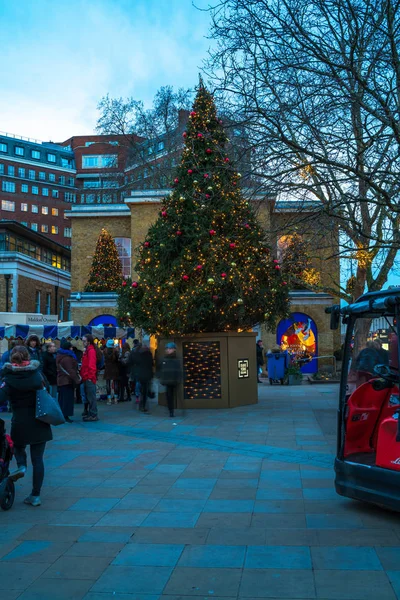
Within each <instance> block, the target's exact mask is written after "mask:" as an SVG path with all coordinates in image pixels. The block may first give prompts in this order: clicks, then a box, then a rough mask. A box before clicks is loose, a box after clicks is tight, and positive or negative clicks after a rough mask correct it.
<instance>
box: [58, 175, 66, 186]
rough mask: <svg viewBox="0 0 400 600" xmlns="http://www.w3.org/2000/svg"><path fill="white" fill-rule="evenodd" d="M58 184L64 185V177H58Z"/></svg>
mask: <svg viewBox="0 0 400 600" xmlns="http://www.w3.org/2000/svg"><path fill="white" fill-rule="evenodd" d="M58 183H60V184H61V185H65V175H60V177H59V178H58Z"/></svg>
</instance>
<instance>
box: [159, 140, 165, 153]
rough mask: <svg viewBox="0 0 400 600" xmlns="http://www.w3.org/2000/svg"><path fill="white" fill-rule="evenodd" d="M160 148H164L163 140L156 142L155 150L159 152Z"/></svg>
mask: <svg viewBox="0 0 400 600" xmlns="http://www.w3.org/2000/svg"><path fill="white" fill-rule="evenodd" d="M161 150H164V142H158V144H157V151H158V152H161Z"/></svg>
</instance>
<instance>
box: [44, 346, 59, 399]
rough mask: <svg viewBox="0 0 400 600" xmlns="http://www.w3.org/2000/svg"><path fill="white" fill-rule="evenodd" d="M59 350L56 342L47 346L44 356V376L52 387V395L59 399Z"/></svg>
mask: <svg viewBox="0 0 400 600" xmlns="http://www.w3.org/2000/svg"><path fill="white" fill-rule="evenodd" d="M56 353H57V348H56V345H55V343H54V342H50V343H48V344H46V350H45V351H44V352H43V354H42V364H43V375H44V376H45V377H46V379H47V382H48V384H49V386H50V394H51V395H52V396H53V398H57V364H56Z"/></svg>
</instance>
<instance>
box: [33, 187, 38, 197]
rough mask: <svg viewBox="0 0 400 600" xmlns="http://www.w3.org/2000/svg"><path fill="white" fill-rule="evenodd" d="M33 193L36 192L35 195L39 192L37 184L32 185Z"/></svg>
mask: <svg viewBox="0 0 400 600" xmlns="http://www.w3.org/2000/svg"><path fill="white" fill-rule="evenodd" d="M32 194H35V196H37V195H38V194H39V188H38V186H37V185H33V186H32Z"/></svg>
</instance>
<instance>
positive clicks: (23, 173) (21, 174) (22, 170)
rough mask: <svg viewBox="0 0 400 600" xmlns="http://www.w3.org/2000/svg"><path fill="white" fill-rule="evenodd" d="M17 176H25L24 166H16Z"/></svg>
mask: <svg viewBox="0 0 400 600" xmlns="http://www.w3.org/2000/svg"><path fill="white" fill-rule="evenodd" d="M18 177H22V178H24V177H25V169H24V167H18Z"/></svg>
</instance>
